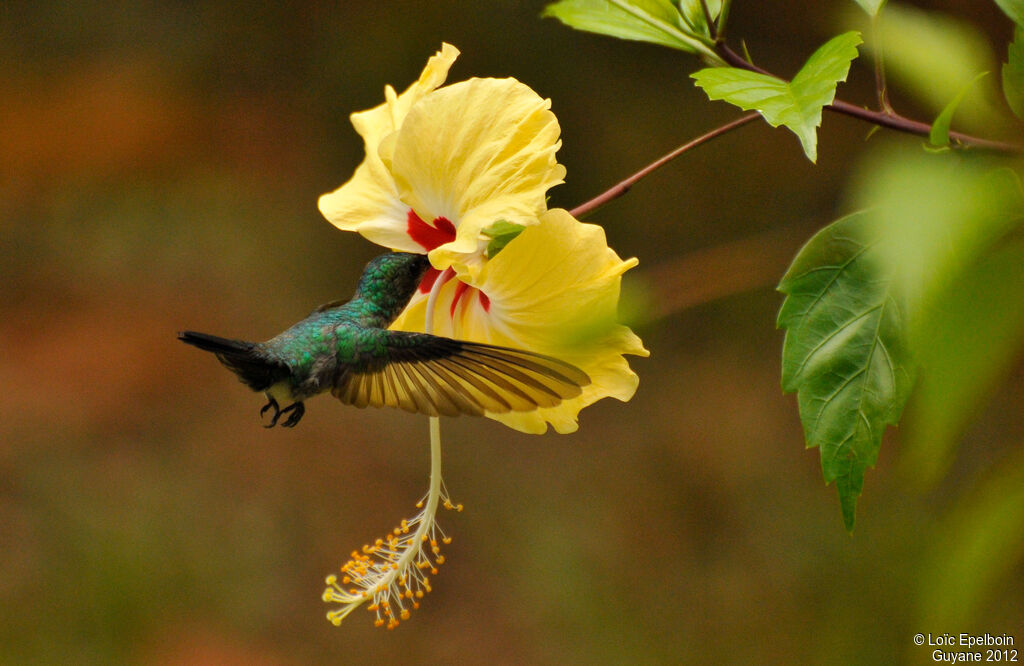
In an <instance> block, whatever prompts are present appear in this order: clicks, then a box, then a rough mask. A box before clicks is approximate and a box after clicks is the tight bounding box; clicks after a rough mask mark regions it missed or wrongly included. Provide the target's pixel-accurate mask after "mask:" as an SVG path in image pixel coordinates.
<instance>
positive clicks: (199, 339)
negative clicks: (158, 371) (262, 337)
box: [178, 331, 290, 391]
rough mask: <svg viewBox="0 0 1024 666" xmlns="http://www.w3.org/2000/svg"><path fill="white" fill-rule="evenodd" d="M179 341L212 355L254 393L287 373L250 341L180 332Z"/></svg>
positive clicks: (262, 389) (283, 377)
mask: <svg viewBox="0 0 1024 666" xmlns="http://www.w3.org/2000/svg"><path fill="white" fill-rule="evenodd" d="M178 339H179V340H181V341H182V342H184V343H185V344H189V345H192V346H193V347H198V348H200V349H202V350H203V351H208V352H212V353H213V354H215V355H216V356H217V360H219V361H220V362H221V363H223V364H224V367H226V368H228V369H229V370H231V371H232V372H234V373H235V374H236V375H238V378H239V379H240V380H241V381H242V383H244V384H245V385H246V386H248V387H249V388H251V389H253V390H254V391H265V390H266V389H268V388H270V386H271V385H273V384H276V383H277V382H279V381H281V380H282V379H285V378H286V377H288V375H289V374H290V371H289V369H288V366H286V365H283V364H281V363H276V362H274V361H271V360H268V359H267V358H266V357H265V356H264V355H263V354H262V353H261V352H260V349H259V347H258V345H256V344H255V343H252V342H243V341H242V340H229V339H228V338H221V337H218V336H216V335H209V334H207V333H197V332H195V331H182V332H180V333H178Z"/></svg>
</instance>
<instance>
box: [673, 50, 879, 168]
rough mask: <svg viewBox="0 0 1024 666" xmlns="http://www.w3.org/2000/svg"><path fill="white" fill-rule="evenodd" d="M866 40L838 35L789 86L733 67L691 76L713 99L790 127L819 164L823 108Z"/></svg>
mask: <svg viewBox="0 0 1024 666" xmlns="http://www.w3.org/2000/svg"><path fill="white" fill-rule="evenodd" d="M861 42H862V40H861V37H860V33H858V32H847V33H844V34H842V35H839V36H837V37H833V38H832V39H831V40H829V41H828V42H827V43H825V44H824V45H823V46H822V47H821V48H819V49H818V50H817V51H815V52H814V54H813V55H812V56H811V57H810V58H809V59H808V60H807V62H806V63H805V64H804V66H803V67H802V68H801V69H800V71H799V72H797V75H796V76H794V77H793V80H792V81H790V82H786V81H783V80H782V79H776V78H774V77H771V76H766V75H764V74H759V73H757V72H750V71H747V70H743V69H737V68H733V67H710V68H707V69H702V70H701V71H699V72H696V73H694V74H692V75H691V76H692V77H693V79H694V80H695V81H696V84H697V86H699V87H700V88H703V89H704V92H705V93H706V94H707V96H708V98H709V99H712V100H723V101H726V102H729V103H730V104H733V105H735V106H738V107H740V108H741V109H744V110H746V111H750V110H756V111H758V112H759V113H760V114H761V115H762V116H764V119H765V120H766V121H768V123H769V124H770V125H772V126H773V127H778V126H779V125H785V126H786V127H787V128H788V129H789V130H790V131H792V132H793V133H794V134H796V136H797V138H798V139H800V145H801V146H803V149H804V154H805V155H807V158H808V159H809V160H811V161H812V162H816V161H817V159H818V135H817V128H818V126H819V125H821V110H822V108H823V107H824V106H826V105H828V104H831V103H832V100H833V99H835V95H836V86H837V85H839V82H840V81H845V80H846V75H847V74H848V72H849V71H850V63H851V62H852V61H853V59H854V58H856V57H857V46H858V45H859V44H860V43H861Z"/></svg>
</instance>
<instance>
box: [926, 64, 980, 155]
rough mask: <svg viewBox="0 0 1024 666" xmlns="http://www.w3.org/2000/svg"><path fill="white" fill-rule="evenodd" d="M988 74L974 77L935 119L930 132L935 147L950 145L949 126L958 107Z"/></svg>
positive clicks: (929, 135) (929, 139)
mask: <svg viewBox="0 0 1024 666" xmlns="http://www.w3.org/2000/svg"><path fill="white" fill-rule="evenodd" d="M987 74H988V72H982V73H981V74H978V75H977V76H975V77H974V79H972V80H971V82H970V83H968V84H967V85H966V86H964V87H963V88H961V89H960V92H958V93H957V94H956V96H955V97H954V98H953V99H951V100H950V101H949V104H947V105H946V106H945V108H943V109H942V112H941V113H940V114H939V115H938V117H937V118H935V122H934V123H932V129H931V131H930V132H928V141H929V142H930V143H931V144H932V145H933V146H948V145H949V126H950V124H951V123H952V122H953V114H954V113H956V107H958V106H960V102H962V101H963V99H964V97H966V96H967V93H968V91H970V89H971V86H973V85H974V84H975V82H977V80H978V79H980V78H981V77H983V76H985V75H987Z"/></svg>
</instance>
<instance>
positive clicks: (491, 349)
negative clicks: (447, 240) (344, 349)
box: [331, 331, 590, 416]
mask: <svg viewBox="0 0 1024 666" xmlns="http://www.w3.org/2000/svg"><path fill="white" fill-rule="evenodd" d="M387 335H388V337H387V342H386V345H385V347H386V350H387V355H388V356H387V358H388V360H387V361H386V362H383V361H379V360H378V361H375V362H372V363H366V364H363V365H360V364H350V365H347V366H345V367H344V369H343V370H342V371H341V372H339V374H338V376H337V377H336V378H335V380H334V384H333V387H332V388H331V393H332V394H333V395H334V396H335V397H336V398H338V399H339V400H341V401H342V402H344V403H346V404H350V405H354V406H356V407H367V406H373V407H398V408H399V409H403V410H405V411H407V412H415V413H420V414H427V415H430V416H438V415H445V416H457V415H459V414H469V415H473V416H480V415H483V414H484V413H486V412H492V413H498V414H502V413H506V412H510V411H516V412H523V411H531V410H534V409H537V408H539V407H553V406H555V405H557V404H559V403H560V402H562V401H563V400H566V399H569V398H573V397H576V396H578V395H579V394H580V392H581V391H582V387H583V386H586V385H588V384H589V383H590V377H588V376H587V374H586V373H585V372H583V371H582V370H580V369H579V368H577V367H576V366H574V365H571V364H569V363H566V362H565V361H560V360H558V359H556V358H552V357H550V356H544V355H542V354H535V353H533V352H529V351H525V350H522V349H512V348H510V347H499V346H496V345H487V344H482V343H476V342H466V341H463V340H453V339H451V338H444V337H440V336H435V335H428V334H425V333H408V332H405V331H388V334H387Z"/></svg>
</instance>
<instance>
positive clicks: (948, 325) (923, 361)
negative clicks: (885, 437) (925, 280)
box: [901, 239, 1024, 486]
mask: <svg viewBox="0 0 1024 666" xmlns="http://www.w3.org/2000/svg"><path fill="white" fill-rule="evenodd" d="M928 328H929V335H928V337H927V339H926V340H925V341H924V342H923V344H922V345H921V346H920V348H919V349H918V352H917V356H918V359H919V361H920V365H921V371H920V373H919V376H918V382H917V385H916V386H915V388H914V399H913V400H912V401H911V404H910V407H909V408H908V410H907V416H906V418H905V419H904V425H905V431H904V432H905V436H904V438H903V441H902V442H901V447H902V449H903V461H902V462H903V465H904V466H905V467H906V468H907V469H908V470H912V471H913V476H914V478H915V479H916V480H917V481H918V482H919V483H920V485H922V486H927V485H929V484H931V483H934V482H935V481H937V480H938V479H939V477H940V476H941V475H942V474H943V473H945V472H946V471H947V469H948V467H949V465H950V463H951V461H952V458H953V451H954V450H955V447H956V444H957V442H958V439H959V438H960V436H961V434H962V433H963V430H964V428H965V427H966V426H967V424H968V422H969V421H970V419H971V417H972V416H973V415H974V414H975V412H976V411H977V410H978V408H979V407H980V406H981V403H982V401H983V400H984V398H986V397H987V396H988V395H990V394H991V392H992V391H993V390H994V388H995V386H996V384H997V383H999V381H1000V380H1002V379H1004V378H1005V376H1006V375H1007V374H1008V373H1009V372H1010V371H1011V369H1012V368H1013V365H1014V363H1013V361H1014V358H1015V357H1016V356H1017V355H1018V354H1019V352H1020V350H1021V347H1022V346H1024V241H1022V240H1020V239H1015V240H1014V241H1012V242H1010V243H1008V244H1006V245H1002V246H999V247H996V248H995V249H994V250H993V251H992V252H991V253H990V254H986V255H985V256H983V257H982V258H981V259H979V261H978V262H977V263H976V264H974V265H972V266H971V267H970V268H969V269H968V270H966V271H965V272H964V273H963V274H962V275H961V277H960V278H959V279H957V280H956V283H955V288H951V289H947V290H946V291H945V293H944V295H943V298H942V299H941V302H939V303H937V304H936V306H935V308H934V309H933V312H932V313H931V316H930V317H929V326H928Z"/></svg>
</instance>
